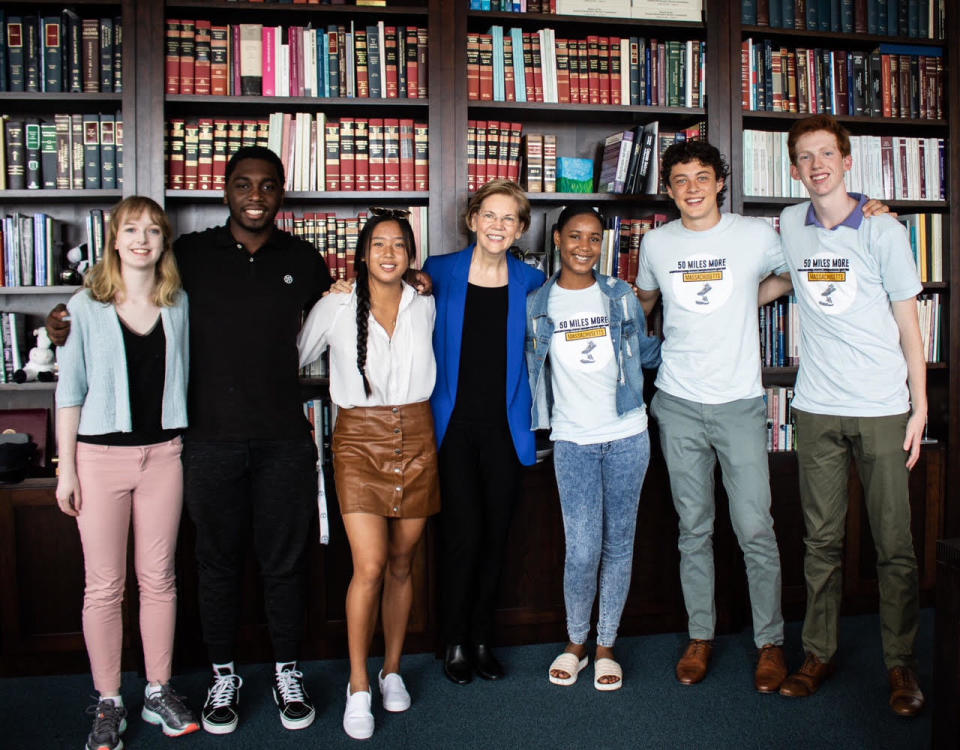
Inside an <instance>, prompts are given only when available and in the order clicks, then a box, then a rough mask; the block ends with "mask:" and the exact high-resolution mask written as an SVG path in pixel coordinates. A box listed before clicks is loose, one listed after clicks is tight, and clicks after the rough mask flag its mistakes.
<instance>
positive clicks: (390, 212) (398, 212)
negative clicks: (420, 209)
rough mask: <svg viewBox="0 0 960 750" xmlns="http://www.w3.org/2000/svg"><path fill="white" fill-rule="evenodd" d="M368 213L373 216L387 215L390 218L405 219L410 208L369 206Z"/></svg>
mask: <svg viewBox="0 0 960 750" xmlns="http://www.w3.org/2000/svg"><path fill="white" fill-rule="evenodd" d="M370 213H372V214H373V215H374V216H389V217H390V218H391V219H406V218H409V216H410V210H409V209H406V208H387V207H386V206H370Z"/></svg>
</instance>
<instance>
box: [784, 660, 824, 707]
mask: <svg viewBox="0 0 960 750" xmlns="http://www.w3.org/2000/svg"><path fill="white" fill-rule="evenodd" d="M832 674H833V662H829V661H828V662H822V661H820V660H819V659H818V658H817V657H816V656H814V655H813V654H807V658H806V661H804V662H803V666H802V667H800V671H799V672H794V673H793V674H792V675H790V676H789V677H788V678H787V679H785V680H784V681H783V684H782V685H781V686H780V695H786V696H788V697H790V698H806V697H807V696H810V695H813V694H814V693H815V692H817V688H819V687H820V683H821V682H823V681H824V680H825V679H827V678H828V677H829V676H830V675H832Z"/></svg>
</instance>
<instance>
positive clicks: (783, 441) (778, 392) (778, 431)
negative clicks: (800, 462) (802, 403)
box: [763, 386, 796, 453]
mask: <svg viewBox="0 0 960 750" xmlns="http://www.w3.org/2000/svg"><path fill="white" fill-rule="evenodd" d="M763 401H764V403H765V404H766V407H767V450H768V451H769V452H771V453H781V452H784V451H792V450H796V443H795V432H794V428H793V415H792V414H791V409H790V402H791V401H793V388H784V387H783V386H770V387H768V388H764V389H763Z"/></svg>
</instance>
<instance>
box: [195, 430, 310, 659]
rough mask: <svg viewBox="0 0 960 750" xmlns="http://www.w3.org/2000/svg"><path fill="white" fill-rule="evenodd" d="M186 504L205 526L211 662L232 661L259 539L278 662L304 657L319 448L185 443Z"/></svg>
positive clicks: (203, 565) (199, 552)
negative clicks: (250, 554) (248, 562)
mask: <svg viewBox="0 0 960 750" xmlns="http://www.w3.org/2000/svg"><path fill="white" fill-rule="evenodd" d="M182 458H183V482H184V488H183V489H184V493H183V494H184V503H185V505H186V506H187V510H188V511H189V513H190V517H191V518H192V519H193V523H194V525H195V526H196V529H197V544H196V556H197V570H198V574H199V596H200V621H201V624H202V626H203V638H204V642H205V643H206V644H207V651H208V654H209V657H210V661H212V662H214V663H223V662H228V661H232V660H233V658H234V648H235V644H236V636H237V626H238V620H239V616H240V594H241V587H242V582H243V581H242V578H243V567H244V566H243V563H244V558H245V556H246V553H247V548H248V546H249V544H250V540H251V538H252V541H253V549H254V551H255V552H256V555H257V561H258V563H259V565H260V574H261V576H262V578H263V593H264V608H265V609H266V615H267V626H268V628H269V630H270V638H271V640H272V642H273V650H274V654H275V657H276V660H277V661H293V660H294V659H296V658H297V655H298V651H299V647H300V639H301V637H302V632H303V618H304V612H305V599H306V551H307V542H308V540H309V535H310V530H311V529H312V528H314V523H313V521H314V519H315V518H316V515H317V503H316V499H317V471H316V448H315V447H314V445H313V442H312V441H311V440H310V438H309V437H305V438H303V439H295V440H247V441H238V442H213V441H193V440H187V441H185V442H184V445H183V454H182Z"/></svg>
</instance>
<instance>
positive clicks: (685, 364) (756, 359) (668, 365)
mask: <svg viewBox="0 0 960 750" xmlns="http://www.w3.org/2000/svg"><path fill="white" fill-rule="evenodd" d="M782 264H783V255H782V254H781V252H780V238H779V237H778V236H777V233H776V232H775V231H774V230H773V228H772V227H771V226H770V225H769V224H767V223H766V222H765V221H762V220H761V219H755V218H750V217H746V216H740V215H739V214H723V215H722V217H721V219H720V221H719V222H718V223H717V224H716V225H715V226H713V227H711V228H710V229H707V230H704V231H700V232H698V231H694V230H691V229H687V228H686V227H684V226H683V223H682V222H681V221H680V220H679V219H678V220H676V221H671V222H670V223H669V224H665V225H664V226H662V227H660V228H659V229H654V230H653V231H652V232H648V233H647V234H646V235H644V237H643V243H642V245H641V246H640V265H639V268H638V271H637V286H638V287H640V288H641V289H646V290H649V291H652V290H654V289H659V290H660V294H661V295H662V297H663V336H664V341H663V348H662V349H661V354H662V356H663V363H662V364H661V365H660V371H659V372H658V373H657V388H660V389H661V390H664V391H666V392H667V393H669V394H670V395H671V396H677V397H678V398H685V399H687V400H689V401H696V402H698V403H702V404H726V403H729V402H731V401H738V400H740V399H746V398H757V397H759V396H762V395H763V386H762V384H761V381H760V336H759V330H760V327H759V320H758V318H759V311H758V307H757V291H758V287H759V285H760V282H761V281H762V280H763V279H764V278H766V277H767V276H769V275H770V272H771V271H773V270H774V269H775V268H778V267H779V266H781V265H782Z"/></svg>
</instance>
